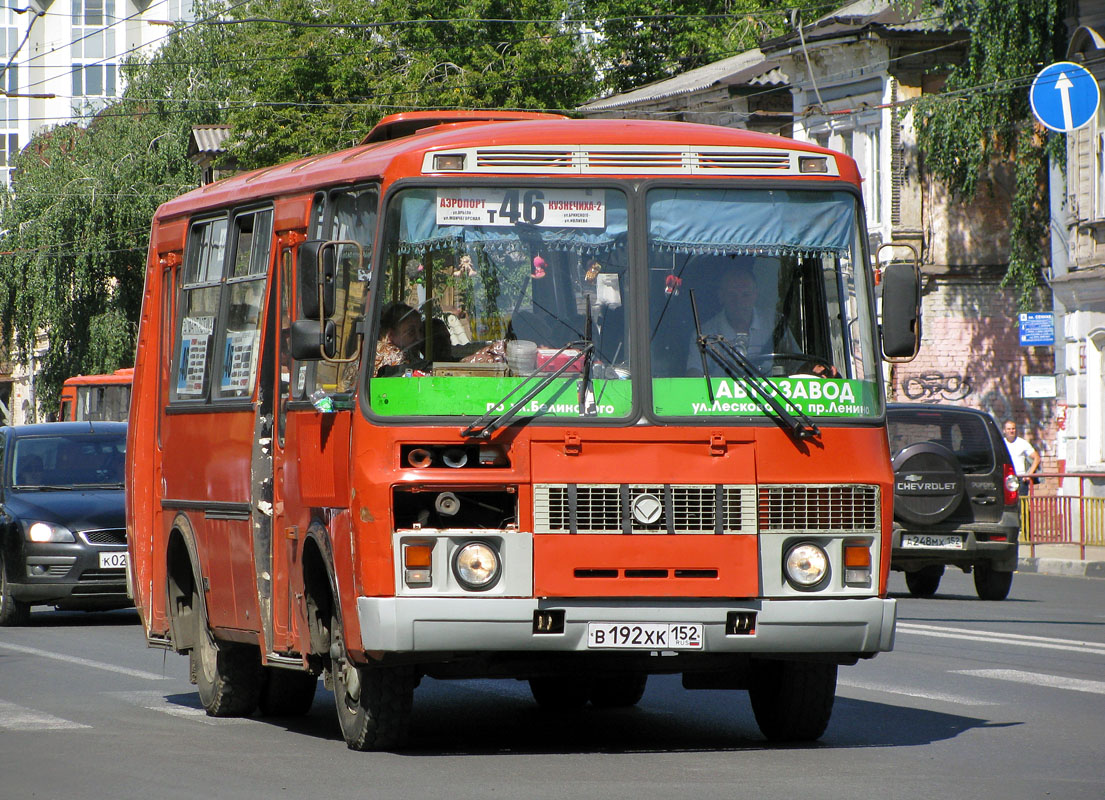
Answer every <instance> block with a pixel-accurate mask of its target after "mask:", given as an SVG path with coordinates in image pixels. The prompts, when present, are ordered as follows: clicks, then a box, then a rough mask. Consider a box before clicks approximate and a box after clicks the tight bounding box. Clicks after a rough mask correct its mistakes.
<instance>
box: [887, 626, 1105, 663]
mask: <svg viewBox="0 0 1105 800" xmlns="http://www.w3.org/2000/svg"><path fill="white" fill-rule="evenodd" d="M897 631H898V633H912V634H914V635H916V636H932V637H935V638H937V639H965V640H967V641H973V642H991V643H993V644H1010V645H1016V646H1017V647H1038V648H1040V649H1043V650H1065V651H1069V652H1073V653H1090V654H1093V655H1102V656H1105V644H1102V643H1100V642H1082V641H1078V640H1077V639H1055V638H1052V637H1049V636H1031V635H1028V634H1020V633H1000V632H998V631H977V630H972V629H970V628H945V627H941V626H938V625H918V624H916V623H912V622H899V623H898V625H897Z"/></svg>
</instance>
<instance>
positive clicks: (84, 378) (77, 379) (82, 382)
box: [63, 367, 134, 386]
mask: <svg viewBox="0 0 1105 800" xmlns="http://www.w3.org/2000/svg"><path fill="white" fill-rule="evenodd" d="M133 380H134V367H125V368H124V369H117V370H115V371H114V372H109V373H107V374H105V375H74V376H73V377H72V378H66V379H65V383H64V384H63V385H64V386H90V385H102V384H124V383H131V382H132V381H133Z"/></svg>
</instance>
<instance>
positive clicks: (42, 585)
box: [0, 422, 131, 625]
mask: <svg viewBox="0 0 1105 800" xmlns="http://www.w3.org/2000/svg"><path fill="white" fill-rule="evenodd" d="M126 441H127V424H126V423H125V422H50V423H46V424H43V425H16V426H13V427H4V428H0V625H22V624H24V623H26V622H27V621H28V617H29V614H30V610H31V606H35V605H52V606H57V607H58V608H76V609H83V610H96V609H109V608H122V607H124V606H128V605H130V604H131V601H130V599H129V598H128V597H127V584H126V567H127V533H126V515H125V509H124V504H123V462H124V457H125V453H126Z"/></svg>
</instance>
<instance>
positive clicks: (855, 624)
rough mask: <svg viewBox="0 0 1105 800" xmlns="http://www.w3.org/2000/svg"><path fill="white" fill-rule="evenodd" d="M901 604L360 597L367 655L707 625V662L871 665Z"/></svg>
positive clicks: (541, 643) (553, 643) (541, 647)
mask: <svg viewBox="0 0 1105 800" xmlns="http://www.w3.org/2000/svg"><path fill="white" fill-rule="evenodd" d="M896 603H897V601H895V600H892V599H882V598H878V597H869V598H842V599H829V598H823V599H816V600H804V599H795V600H792V599H786V600H733V601H730V602H724V601H718V600H710V601H687V600H683V601H668V600H662V599H657V600H652V601H647V602H646V601H627V600H618V601H612V600H606V599H588V598H584V599H580V598H573V599H560V600H558V599H550V598H545V599H527V598H490V597H486V598H485V597H480V598H467V597H360V598H358V600H357V611H358V615H359V618H360V631H361V641H362V644H363V646H364V649H365V650H366V651H382V652H392V653H421V652H425V653H432V652H442V651H446V652H448V651H452V652H457V651H466V652H481V651H549V652H585V651H588V650H591V648H589V646H588V627H589V624H590V623H610V624H615V623H616V624H625V625H648V624H663V623H669V624H682V623H701V624H702V642H701V647H700V648H699V649H700V651H701V652H706V653H750V654H815V653H829V654H831V653H850V654H855V655H860V656H868V655H874V654H875V653H878V652H885V651H889V650H891V649H892V648H893V646H894V624H895V620H896V617H897V609H896ZM550 611H552V612H559V611H563V629H562V630H561V631H558V632H555V633H543V632H538V631H537V630H536V629H537V628H538V627H539V626H538V624H537V623H536V622H535V619H536V617H537V615H538V614H539V613H542V614H543V613H544V612H550ZM734 613H736V614H743V615H745V616H744V618H745V619H751V620H753V621H754V625H753V627H752V630H751V632H742V633H733V632H730V631H728V630H727V628H730V627H731V625H728V624H727V621H731V619H732V616H731V615H732V614H734ZM749 615H753V616H749ZM557 616H558V617H559V615H557ZM558 627H559V626H558ZM660 649H663V648H660ZM603 651H605V652H610V650H609V649H604V650H602V651H599V652H603ZM623 652H624V651H623Z"/></svg>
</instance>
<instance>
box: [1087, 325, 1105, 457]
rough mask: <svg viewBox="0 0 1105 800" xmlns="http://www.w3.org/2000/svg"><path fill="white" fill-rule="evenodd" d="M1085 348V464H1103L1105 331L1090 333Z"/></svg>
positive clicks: (1104, 443)
mask: <svg viewBox="0 0 1105 800" xmlns="http://www.w3.org/2000/svg"><path fill="white" fill-rule="evenodd" d="M1086 344H1087V346H1086V463H1087V464H1100V463H1102V462H1105V330H1100V329H1098V330H1096V331H1093V332H1091V333H1090V335H1089V337H1088V341H1087V343H1086Z"/></svg>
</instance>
